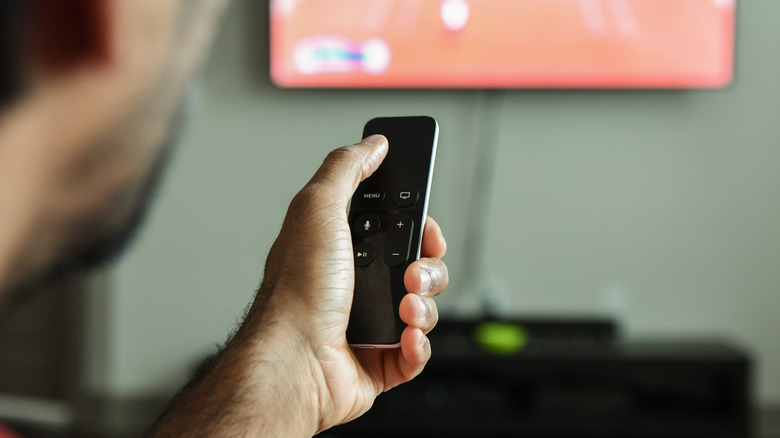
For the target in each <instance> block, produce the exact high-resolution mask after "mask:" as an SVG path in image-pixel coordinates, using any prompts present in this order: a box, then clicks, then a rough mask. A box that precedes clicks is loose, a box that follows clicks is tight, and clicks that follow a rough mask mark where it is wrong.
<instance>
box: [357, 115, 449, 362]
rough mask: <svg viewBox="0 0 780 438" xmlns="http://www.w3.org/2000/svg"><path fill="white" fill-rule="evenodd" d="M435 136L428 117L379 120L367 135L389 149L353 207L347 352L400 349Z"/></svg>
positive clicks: (425, 209)
mask: <svg viewBox="0 0 780 438" xmlns="http://www.w3.org/2000/svg"><path fill="white" fill-rule="evenodd" d="M438 133H439V129H438V124H437V123H436V121H435V120H434V119H433V118H431V117H426V116H415V117H386V118H377V119H373V120H371V121H369V122H368V123H367V124H366V126H365V128H364V131H363V138H366V137H368V136H370V135H373V134H383V135H384V136H385V137H387V139H388V141H389V144H390V148H389V151H388V153H387V157H386V158H385V160H384V161H383V162H382V164H381V165H380V166H379V169H377V171H376V172H375V173H374V174H373V175H371V176H370V177H369V178H367V179H366V180H365V181H363V182H362V183H361V184H360V185H359V186H358V189H357V191H356V192H355V194H354V195H353V197H352V202H351V204H350V213H349V224H350V227H351V230H352V245H353V249H354V251H353V252H354V258H355V294H354V298H353V301H352V311H351V313H350V320H349V327H348V329H347V340H348V341H349V343H350V345H353V346H359V347H374V348H382V347H386V348H389V347H395V346H397V345H398V344H399V343H400V340H401V333H402V332H403V329H404V327H405V324H404V323H403V322H402V321H401V319H400V317H399V315H398V306H399V304H400V302H401V299H402V298H403V297H404V295H406V293H407V291H406V288H405V287H404V273H405V272H406V268H407V267H408V266H409V265H410V264H411V263H412V262H414V261H415V260H418V259H419V258H420V244H421V237H422V230H423V227H424V226H425V219H426V217H427V214H428V199H429V194H430V185H431V178H432V176H433V164H434V159H435V156H436V143H437V140H438Z"/></svg>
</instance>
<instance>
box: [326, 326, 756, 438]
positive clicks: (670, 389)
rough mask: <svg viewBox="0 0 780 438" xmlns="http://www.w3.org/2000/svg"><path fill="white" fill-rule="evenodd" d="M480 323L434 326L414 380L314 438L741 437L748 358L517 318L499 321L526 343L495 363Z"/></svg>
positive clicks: (711, 346)
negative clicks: (425, 359) (426, 360)
mask: <svg viewBox="0 0 780 438" xmlns="http://www.w3.org/2000/svg"><path fill="white" fill-rule="evenodd" d="M483 324H484V322H479V321H442V322H441V323H440V325H439V327H437V329H436V330H434V331H433V332H431V343H432V346H433V352H434V353H433V357H432V358H431V360H430V362H429V363H428V365H427V367H426V369H425V371H424V372H423V373H422V374H421V375H420V376H418V377H417V378H416V379H415V380H414V381H412V382H410V383H407V384H406V385H403V386H401V387H399V388H396V389H394V390H392V391H389V392H388V393H385V394H382V395H381V396H380V397H379V398H378V399H377V400H376V403H375V405H374V407H373V408H372V409H371V411H369V412H368V413H367V414H366V415H365V416H363V417H362V418H360V419H358V420H356V421H354V422H352V423H350V424H347V425H344V426H340V427H337V428H334V429H332V430H330V431H327V432H325V433H323V434H322V436H324V437H331V438H336V437H337V438H347V437H358V436H359V437H367V436H370V437H393V438H396V437H399V436H403V437H418V436H419V437H426V438H428V437H475V436H476V437H480V436H481V437H510V436H511V437H514V436H517V437H572V438H574V437H603V438H608V437H621V438H631V437H637V438H639V437H664V438H694V437H701V438H705V437H706V438H745V437H749V436H750V433H751V431H750V360H749V358H748V357H747V355H746V354H745V353H744V352H742V351H741V350H740V349H738V348H737V347H735V346H731V345H728V344H727V343H723V342H718V341H704V340H700V341H675V342H669V341H654V340H648V341H630V342H625V341H620V340H619V339H618V336H617V329H616V327H615V326H614V324H612V323H611V322H609V321H595V320H591V321H589V320H582V321H568V320H558V321H552V320H517V321H514V322H511V323H507V322H503V323H501V324H502V326H503V327H510V328H511V327H519V328H520V329H521V330H522V332H521V333H524V335H525V341H524V342H523V343H522V346H519V348H518V349H517V351H516V352H506V351H505V352H503V353H501V354H498V353H491V352H488V351H487V350H486V348H485V345H484V339H483V340H479V338H480V336H479V335H475V333H479V330H480V327H481V326H482V325H483ZM499 330H500V329H499ZM498 337H499V338H500V337H501V335H500V334H499V335H498ZM510 343H512V342H510Z"/></svg>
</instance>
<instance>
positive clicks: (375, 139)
mask: <svg viewBox="0 0 780 438" xmlns="http://www.w3.org/2000/svg"><path fill="white" fill-rule="evenodd" d="M383 141H385V137H384V136H383V135H379V134H374V135H371V136H368V137H366V138H364V139H363V141H361V143H363V144H367V145H369V146H375V145H377V144H379V143H382V142H383Z"/></svg>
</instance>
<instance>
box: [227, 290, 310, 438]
mask: <svg viewBox="0 0 780 438" xmlns="http://www.w3.org/2000/svg"><path fill="white" fill-rule="evenodd" d="M269 304H270V303H269ZM255 316H257V317H258V318H256V317H255ZM223 356H224V357H223V358H221V360H220V362H221V363H220V364H219V366H220V367H223V370H221V371H220V370H215V372H216V373H217V374H219V373H234V374H235V375H236V376H237V377H238V378H239V379H240V380H239V381H240V382H241V383H238V384H237V387H236V390H237V391H243V395H242V397H243V398H245V399H246V400H248V401H249V402H250V404H251V406H252V409H253V410H255V411H260V410H262V413H261V414H262V415H260V416H261V417H264V420H263V423H264V424H263V427H262V428H261V429H260V430H263V433H262V434H259V435H260V436H291V437H293V436H306V437H309V436H312V435H314V434H315V433H316V432H317V431H318V426H319V418H320V409H319V407H320V400H319V398H320V392H319V390H318V389H319V388H318V385H317V381H318V380H317V378H318V377H317V373H318V372H319V369H318V368H317V367H316V366H315V363H314V361H313V355H312V353H311V347H310V345H309V342H308V340H307V339H306V338H305V337H304V336H302V335H301V334H300V332H299V331H298V330H296V329H295V327H293V325H292V324H291V320H290V317H289V316H285V315H284V314H283V313H281V312H277V311H275V310H274V309H273V308H267V309H264V311H263V312H262V314H260V315H250V316H249V317H248V318H247V320H246V321H245V322H244V323H243V324H242V326H241V328H240V329H239V331H238V332H237V333H236V335H235V337H234V338H233V339H231V341H230V342H229V343H228V345H226V347H225V350H224V352H223ZM255 414H258V412H255ZM291 426H293V427H291ZM276 433H278V435H277V434H276Z"/></svg>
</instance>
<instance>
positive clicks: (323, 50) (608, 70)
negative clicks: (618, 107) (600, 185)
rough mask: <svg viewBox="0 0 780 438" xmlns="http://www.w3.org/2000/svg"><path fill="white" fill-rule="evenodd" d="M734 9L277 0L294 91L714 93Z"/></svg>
mask: <svg viewBox="0 0 780 438" xmlns="http://www.w3.org/2000/svg"><path fill="white" fill-rule="evenodd" d="M735 2H736V0H271V3H270V8H271V10H270V20H271V22H270V29H271V33H270V41H271V42H270V46H271V47H270V49H271V78H272V80H273V81H274V83H275V84H277V85H278V86H280V87H292V88H718V87H724V86H727V85H728V84H729V83H730V82H731V80H732V76H733V70H734V67H733V63H734V62H733V60H734V33H735V9H736V4H735Z"/></svg>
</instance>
